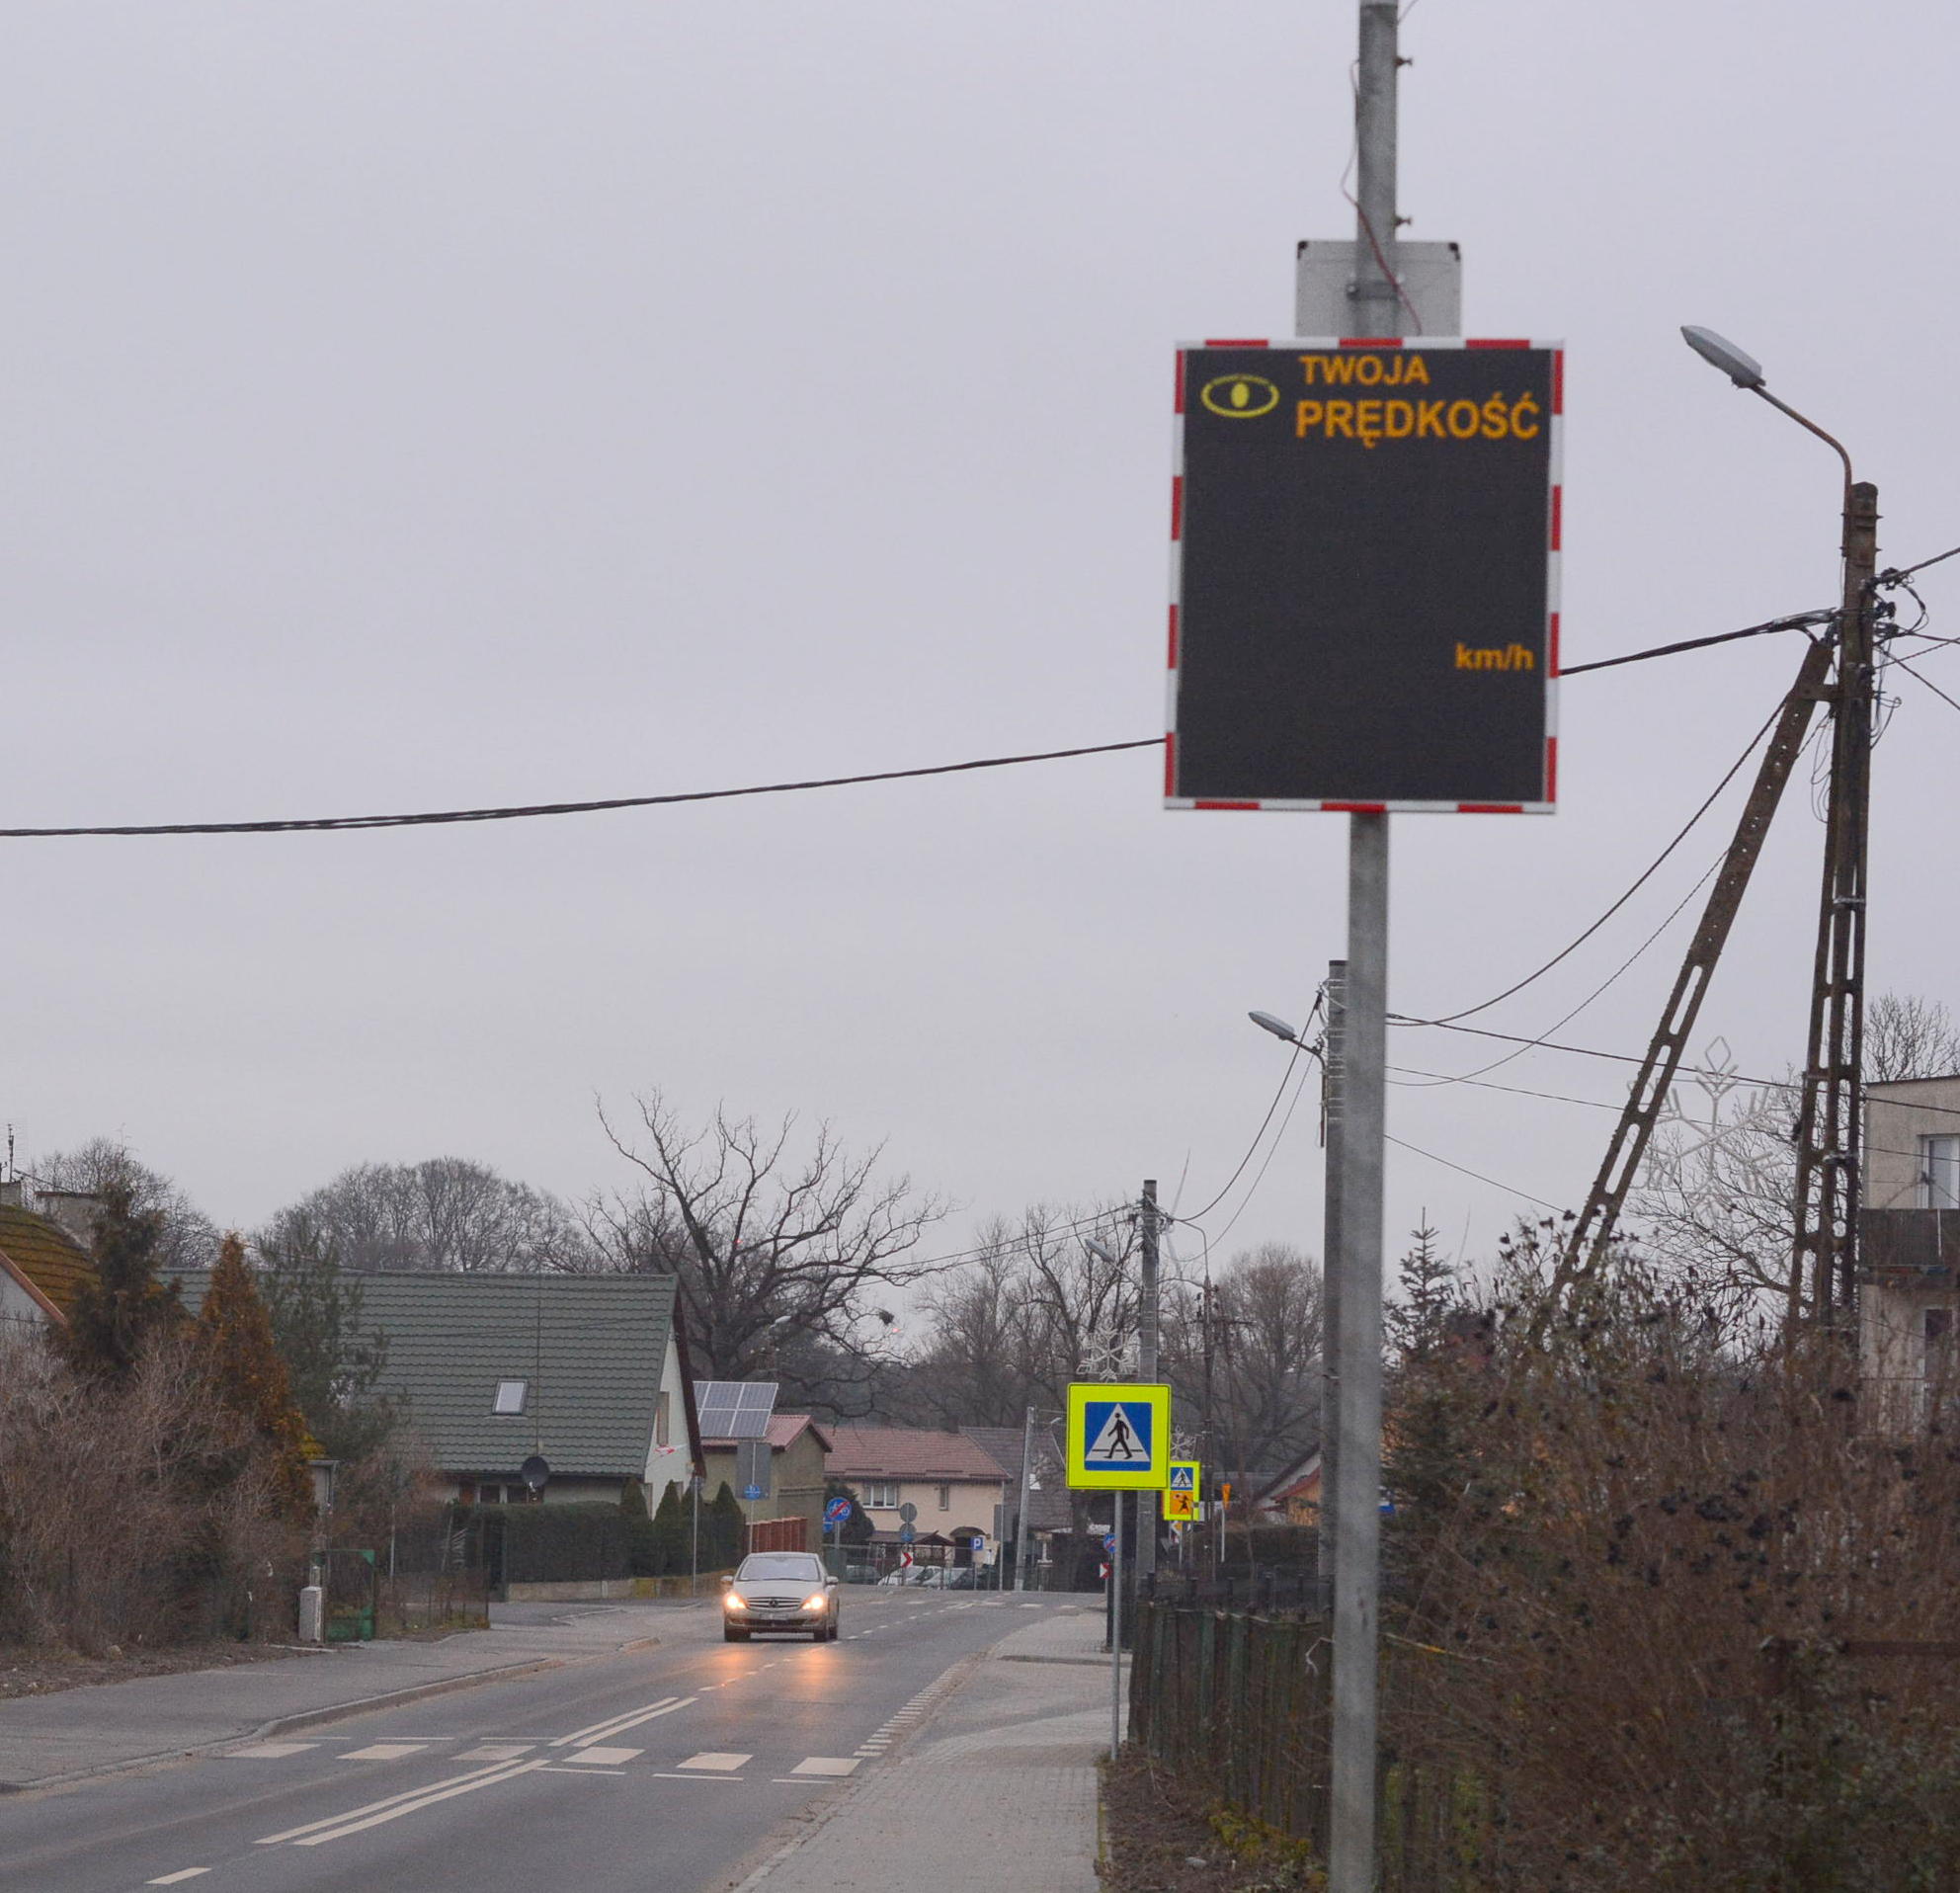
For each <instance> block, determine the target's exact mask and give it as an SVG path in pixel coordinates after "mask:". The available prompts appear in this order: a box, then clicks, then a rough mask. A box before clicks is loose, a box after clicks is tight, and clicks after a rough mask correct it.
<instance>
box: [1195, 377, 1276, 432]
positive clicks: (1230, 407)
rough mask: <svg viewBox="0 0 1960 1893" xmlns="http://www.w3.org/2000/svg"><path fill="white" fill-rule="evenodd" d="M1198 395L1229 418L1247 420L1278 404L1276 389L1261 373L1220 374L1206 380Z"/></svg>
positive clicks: (1208, 405) (1216, 410)
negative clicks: (1211, 379)
mask: <svg viewBox="0 0 1960 1893" xmlns="http://www.w3.org/2000/svg"><path fill="white" fill-rule="evenodd" d="M1197 398H1198V399H1199V400H1200V401H1202V402H1203V403H1204V404H1205V406H1206V407H1208V408H1209V409H1210V410H1211V411H1212V413H1214V414H1222V415H1223V416H1224V417H1225V418H1226V420H1228V421H1250V420H1254V419H1256V418H1257V417H1258V416H1260V415H1262V414H1270V413H1271V412H1272V410H1273V409H1274V408H1276V407H1277V406H1278V405H1279V390H1278V389H1277V388H1276V387H1275V386H1273V384H1272V383H1271V382H1270V381H1268V380H1267V379H1266V376H1265V375H1263V374H1221V375H1220V376H1219V377H1218V378H1217V379H1216V380H1215V381H1207V382H1206V383H1205V384H1204V386H1203V387H1201V388H1200V389H1199V390H1198V396H1197Z"/></svg>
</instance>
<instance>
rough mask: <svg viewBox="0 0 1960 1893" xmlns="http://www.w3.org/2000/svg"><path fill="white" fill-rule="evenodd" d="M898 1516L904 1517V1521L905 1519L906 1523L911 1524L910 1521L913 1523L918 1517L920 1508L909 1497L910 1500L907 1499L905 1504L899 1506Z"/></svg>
mask: <svg viewBox="0 0 1960 1893" xmlns="http://www.w3.org/2000/svg"><path fill="white" fill-rule="evenodd" d="M898 1516H899V1517H900V1518H901V1519H902V1520H903V1521H904V1522H905V1523H907V1524H910V1523H912V1521H913V1520H914V1519H916V1518H917V1517H918V1516H919V1508H918V1507H917V1506H916V1505H914V1504H913V1503H912V1502H911V1500H909V1499H908V1500H907V1501H906V1502H905V1504H904V1505H902V1506H900V1507H899V1509H898Z"/></svg>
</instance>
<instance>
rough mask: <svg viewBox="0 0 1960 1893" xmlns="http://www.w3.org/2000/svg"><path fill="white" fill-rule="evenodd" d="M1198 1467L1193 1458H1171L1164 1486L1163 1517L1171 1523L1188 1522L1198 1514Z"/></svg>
mask: <svg viewBox="0 0 1960 1893" xmlns="http://www.w3.org/2000/svg"><path fill="white" fill-rule="evenodd" d="M1198 1498H1199V1469H1198V1463H1197V1461H1196V1460H1195V1459H1173V1460H1172V1461H1171V1477H1170V1480H1169V1482H1168V1483H1167V1484H1166V1485H1165V1488H1164V1517H1165V1518H1166V1519H1167V1520H1168V1521H1169V1522H1170V1523H1173V1524H1188V1523H1190V1522H1191V1521H1192V1520H1193V1519H1195V1518H1196V1517H1197V1516H1198V1512H1197V1502H1198Z"/></svg>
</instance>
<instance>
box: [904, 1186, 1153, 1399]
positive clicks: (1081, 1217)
mask: <svg viewBox="0 0 1960 1893" xmlns="http://www.w3.org/2000/svg"><path fill="white" fill-rule="evenodd" d="M1127 1214H1128V1212H1127V1209H1126V1208H1124V1207H1120V1206H1115V1207H1103V1208H1099V1209H1083V1208H1080V1207H1074V1206H1070V1207H1063V1206H1058V1205H1055V1204H1050V1203H1036V1204H1035V1205H1034V1206H1033V1207H1031V1208H1029V1209H1026V1210H1024V1211H1022V1213H1021V1216H1020V1217H1019V1218H1018V1219H1016V1220H1013V1221H1010V1220H1009V1219H1008V1218H1006V1217H997V1218H996V1219H995V1220H993V1221H992V1222H990V1223H988V1224H987V1225H986V1226H985V1227H984V1228H983V1229H982V1230H981V1232H980V1241H979V1246H978V1253H977V1254H976V1255H975V1256H974V1257H973V1259H972V1260H971V1261H970V1262H968V1263H967V1264H966V1265H964V1266H963V1267H962V1268H961V1269H959V1270H958V1271H957V1272H955V1273H953V1274H950V1275H948V1276H946V1277H945V1278H944V1279H943V1280H942V1281H940V1282H939V1283H937V1284H935V1286H934V1287H933V1288H932V1289H930V1290H929V1291H928V1292H927V1293H926V1295H925V1296H924V1298H923V1299H924V1305H925V1309H926V1314H927V1318H928V1320H929V1322H930V1323H931V1330H932V1332H931V1339H930V1340H929V1341H928V1343H927V1344H926V1347H925V1348H924V1350H923V1351H922V1352H920V1353H919V1354H917V1355H916V1356H915V1358H914V1372H913V1378H914V1381H915V1383H916V1389H917V1398H918V1400H919V1401H920V1403H921V1404H923V1405H924V1406H925V1407H927V1408H928V1409H929V1410H930V1412H931V1413H932V1414H933V1416H934V1417H935V1418H937V1419H938V1420H939V1423H940V1424H941V1425H943V1426H1019V1425H1020V1424H1021V1420H1022V1417H1023V1415H1024V1413H1025V1411H1026V1409H1027V1407H1029V1406H1030V1405H1032V1406H1036V1407H1042V1408H1046V1409H1049V1410H1052V1411H1056V1412H1059V1411H1060V1410H1061V1407H1062V1405H1063V1402H1064V1400H1065V1398H1066V1394H1067V1388H1068V1384H1069V1382H1070V1381H1071V1380H1087V1379H1093V1378H1097V1377H1103V1378H1109V1377H1113V1374H1114V1372H1115V1370H1117V1369H1119V1368H1121V1367H1122V1366H1123V1365H1124V1364H1125V1363H1126V1362H1133V1361H1134V1358H1135V1346H1136V1311H1137V1300H1136V1264H1135V1261H1134V1259H1133V1258H1132V1257H1129V1256H1127V1255H1126V1254H1124V1253H1120V1252H1122V1251H1123V1250H1125V1249H1126V1248H1127V1243H1126V1242H1118V1241H1117V1240H1116V1239H1115V1237H1116V1232H1119V1231H1126V1228H1127V1225H1126V1220H1125V1219H1126V1216H1127ZM1099 1231H1100V1234H1099ZM1090 1235H1096V1236H1097V1239H1098V1242H1099V1244H1100V1245H1101V1247H1102V1249H1103V1251H1105V1252H1106V1254H1107V1259H1105V1256H1104V1255H1100V1254H1098V1253H1097V1252H1096V1251H1095V1250H1093V1249H1091V1248H1090V1247H1089V1245H1088V1242H1087V1241H1086V1240H1085V1238H1086V1237H1087V1236H1090Z"/></svg>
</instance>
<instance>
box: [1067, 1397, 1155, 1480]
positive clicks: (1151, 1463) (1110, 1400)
mask: <svg viewBox="0 0 1960 1893" xmlns="http://www.w3.org/2000/svg"><path fill="white" fill-rule="evenodd" d="M1068 1461H1069V1484H1070V1485H1071V1486H1073V1487H1074V1488H1076V1489H1077V1490H1078V1491H1085V1490H1086V1491H1091V1492H1154V1491H1157V1490H1160V1489H1161V1488H1162V1487H1163V1485H1164V1483H1165V1480H1166V1479H1167V1478H1168V1477H1169V1476H1170V1466H1171V1389H1170V1388H1169V1387H1163V1386H1153V1385H1143V1384H1140V1383H1136V1382H1114V1383H1112V1382H1110V1381H1107V1380H1078V1381H1075V1382H1073V1383H1072V1384H1071V1385H1070V1387H1069V1411H1068Z"/></svg>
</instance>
